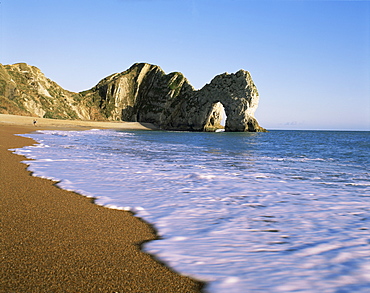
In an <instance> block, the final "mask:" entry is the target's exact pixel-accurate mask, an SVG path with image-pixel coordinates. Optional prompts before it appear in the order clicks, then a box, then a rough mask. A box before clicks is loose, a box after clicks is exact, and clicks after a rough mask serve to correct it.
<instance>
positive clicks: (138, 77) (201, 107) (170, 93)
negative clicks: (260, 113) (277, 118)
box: [90, 64, 265, 132]
mask: <svg viewBox="0 0 370 293" xmlns="http://www.w3.org/2000/svg"><path fill="white" fill-rule="evenodd" d="M90 95H93V96H94V100H100V108H101V109H102V111H103V112H104V113H105V115H106V116H107V118H108V119H113V120H119V119H121V120H126V121H138V122H150V123H153V124H155V125H157V126H158V127H160V128H161V129H166V130H186V131H215V130H216V129H218V128H222V126H221V125H220V124H221V119H222V115H221V112H222V106H223V107H224V109H225V112H226V116H227V120H226V125H225V130H226V131H254V132H255V131H265V130H264V129H263V128H262V127H260V126H259V124H258V122H257V120H256V119H255V118H254V112H255V111H256V109H257V106H258V100H259V96H258V91H257V88H256V86H255V84H254V83H253V80H252V77H251V75H250V74H249V72H247V71H244V70H240V71H238V72H237V73H235V74H227V73H224V74H221V75H218V76H216V77H215V78H214V79H213V80H212V81H211V83H210V84H207V85H205V86H204V87H203V88H202V89H200V90H195V89H194V88H193V87H192V86H191V85H190V84H189V82H188V80H187V79H186V78H185V77H184V76H183V75H182V74H181V73H179V72H173V73H170V74H167V75H166V74H165V73H164V72H163V71H162V70H161V69H160V67H158V66H155V65H150V64H134V65H133V66H132V67H131V68H130V69H129V70H127V71H125V72H123V73H120V74H116V75H112V76H110V77H108V78H106V79H104V80H103V81H101V82H100V83H99V84H98V85H97V86H96V87H95V88H93V89H92V93H90Z"/></svg>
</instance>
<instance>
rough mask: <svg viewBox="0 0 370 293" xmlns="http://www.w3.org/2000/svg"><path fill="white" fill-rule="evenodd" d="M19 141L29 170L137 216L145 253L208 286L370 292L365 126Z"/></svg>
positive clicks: (369, 158)
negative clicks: (144, 230) (147, 226)
mask: <svg viewBox="0 0 370 293" xmlns="http://www.w3.org/2000/svg"><path fill="white" fill-rule="evenodd" d="M25 136H27V137H31V138H33V139H35V140H36V141H37V142H39V144H37V145H35V146H29V147H24V148H22V149H18V150H16V153H18V154H22V155H25V156H26V157H28V158H33V159H35V161H31V162H30V161H27V164H29V165H30V167H29V169H30V170H31V171H33V172H34V175H35V176H41V177H46V178H50V179H54V180H61V182H60V183H59V186H60V187H62V188H64V189H68V190H74V191H77V192H79V193H81V194H84V195H87V196H92V197H95V198H97V200H96V203H97V204H100V205H104V206H108V207H112V208H122V209H126V210H131V211H134V212H135V213H136V214H137V216H139V217H142V218H144V219H145V220H146V221H147V222H149V223H151V224H153V225H154V227H155V228H156V229H157V230H158V233H159V235H161V237H162V239H161V240H157V241H152V242H150V243H147V244H146V245H145V250H146V251H148V252H150V253H152V254H154V255H156V256H157V257H158V258H159V259H161V260H162V261H164V262H165V263H167V264H168V265H169V266H171V267H172V268H174V269H175V270H176V271H178V272H180V273H182V274H186V275H190V276H193V277H196V278H198V279H201V280H205V281H207V282H209V285H208V287H207V290H208V291H209V292H227V293H232V292H315V293H317V292H338V293H339V292H369V290H370V170H369V168H370V155H369V153H370V152H369V151H370V132H344V131H343V132H335V131H271V132H268V133H189V132H162V131H125V132H118V131H112V130H89V131H68V132H67V131H38V132H37V133H34V134H28V135H25ZM112 225H114V223H112Z"/></svg>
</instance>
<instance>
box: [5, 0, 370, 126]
mask: <svg viewBox="0 0 370 293" xmlns="http://www.w3.org/2000/svg"><path fill="white" fill-rule="evenodd" d="M0 2H1V4H0V17H1V18H0V63H2V64H13V63H18V62H26V63H28V64H30V65H34V66H37V67H38V68H40V69H41V71H42V72H43V73H44V74H45V75H46V76H47V77H48V78H50V79H52V80H54V81H55V82H57V83H58V84H59V85H61V86H62V87H64V88H65V89H68V90H71V91H82V90H85V89H89V88H91V87H93V86H94V85H95V84H96V83H98V81H99V80H101V79H102V78H104V77H106V76H108V75H110V74H112V73H115V72H121V71H124V70H126V69H128V68H129V67H130V66H131V65H132V64H133V63H136V62H148V63H151V64H156V65H159V66H160V67H161V68H162V69H163V70H164V71H165V72H166V73H170V72H173V71H180V72H182V73H183V74H184V75H185V76H186V77H187V79H188V80H189V82H190V83H191V84H192V85H193V86H194V87H195V88H201V87H203V86H204V85H205V84H206V83H209V82H210V81H211V79H212V78H213V77H214V76H215V75H217V74H221V73H224V72H229V73H231V72H236V71H238V70H239V69H244V70H248V71H249V72H251V74H252V77H253V80H254V82H255V84H256V85H257V88H258V90H259V93H260V104H259V108H258V109H257V112H256V118H257V120H258V121H259V122H260V124H261V126H263V127H265V128H267V129H340V130H346V129H349V130H370V1H366V0H364V1H330V0H327V1H315V0H311V1H308V0H307V1H303V0H296V1H294V0H290V1H289V0H286V1H279V0H255V1H253V0H217V1H216V0H104V1H103V0H100V1H95V0H58V1H54V0H0Z"/></svg>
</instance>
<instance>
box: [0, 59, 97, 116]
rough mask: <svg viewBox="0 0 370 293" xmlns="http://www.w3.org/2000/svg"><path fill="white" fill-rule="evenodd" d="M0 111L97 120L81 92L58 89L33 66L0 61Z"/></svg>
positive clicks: (91, 106) (95, 113)
mask: <svg viewBox="0 0 370 293" xmlns="http://www.w3.org/2000/svg"><path fill="white" fill-rule="evenodd" d="M0 113H3V114H15V115H26V116H35V117H44V118H55V119H81V120H90V119H99V118H101V117H102V116H101V115H100V109H98V108H97V107H95V105H94V104H92V102H91V101H89V100H87V99H84V98H83V95H81V94H78V93H73V92H70V91H67V90H64V89H63V88H61V87H60V86H59V85H58V84H56V83H55V82H53V81H51V80H50V79H48V78H46V77H45V75H44V74H43V73H42V72H41V71H40V70H39V69H38V68H37V67H34V66H29V65H27V64H25V63H18V64H14V65H5V66H3V65H1V64H0Z"/></svg>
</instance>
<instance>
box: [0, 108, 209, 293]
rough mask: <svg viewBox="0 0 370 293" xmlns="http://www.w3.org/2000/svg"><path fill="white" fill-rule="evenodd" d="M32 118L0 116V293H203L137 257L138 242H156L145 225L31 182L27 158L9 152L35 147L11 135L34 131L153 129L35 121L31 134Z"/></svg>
mask: <svg viewBox="0 0 370 293" xmlns="http://www.w3.org/2000/svg"><path fill="white" fill-rule="evenodd" d="M5 116H7V117H5ZM9 116H11V117H10V118H9ZM5 118H7V119H8V120H6V119H5ZM33 119H34V118H33V117H23V116H14V115H3V114H1V115H0V158H1V164H0V166H1V167H0V178H1V180H0V190H1V204H0V205H1V213H0V214H1V216H0V218H1V222H2V224H1V225H2V227H1V230H2V232H1V234H2V242H1V254H2V256H1V258H2V270H1V275H0V280H1V281H0V284H1V285H0V291H2V292H51V291H53V292H201V290H202V288H203V286H204V284H203V283H202V282H199V281H196V280H193V279H191V278H188V277H185V276H181V275H179V274H177V273H176V272H174V271H172V270H171V269H170V268H168V267H166V266H165V265H163V264H161V263H160V262H159V261H157V260H156V259H155V258H154V257H153V256H151V255H149V254H146V253H144V252H142V251H141V250H140V246H141V244H142V243H144V242H146V241H150V240H154V239H156V238H157V235H156V234H155V231H154V230H153V228H152V227H151V226H150V225H149V224H147V223H145V222H143V221H142V220H140V219H139V218H136V217H134V216H133V214H132V213H130V212H126V211H119V210H113V209H108V208H105V207H101V206H98V205H95V204H93V201H92V200H91V199H89V198H87V197H84V196H82V195H79V194H76V193H74V192H70V191H65V190H62V189H60V188H58V187H56V186H55V182H53V181H50V180H46V179H42V178H38V177H33V176H31V172H29V171H27V166H26V165H25V164H22V163H20V162H21V161H24V160H25V158H24V157H22V156H19V155H15V154H12V153H11V152H10V151H9V149H11V148H20V147H23V146H25V145H30V144H34V141H33V140H32V139H29V138H24V137H19V136H15V135H14V134H20V133H27V132H32V131H35V130H42V129H63V130H83V129H91V128H111V129H112V128H114V129H142V130H149V129H151V128H150V127H151V126H150V125H142V124H140V123H136V122H131V123H129V124H127V123H128V122H122V123H118V122H95V123H94V122H91V123H89V122H90V121H67V122H66V121H65V120H62V121H58V120H52V119H47V120H52V121H47V120H46V119H45V120H44V119H41V118H37V121H38V122H37V124H38V125H36V127H35V126H33V125H32V121H33ZM56 121H57V122H56ZM47 122H50V123H47ZM58 123H59V124H58ZM85 123H87V124H89V125H86V124H85ZM100 123H103V124H104V125H101V124H100ZM132 123H133V124H132ZM99 124H100V125H101V126H99ZM109 124H115V125H116V127H110V125H109ZM115 125H112V126H115Z"/></svg>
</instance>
